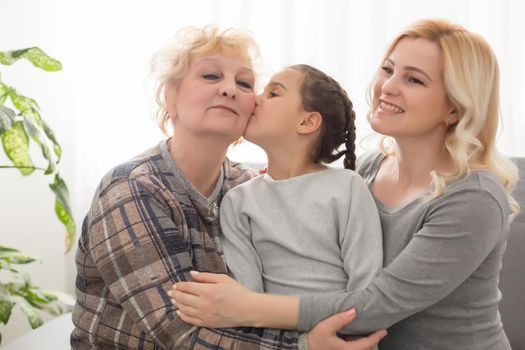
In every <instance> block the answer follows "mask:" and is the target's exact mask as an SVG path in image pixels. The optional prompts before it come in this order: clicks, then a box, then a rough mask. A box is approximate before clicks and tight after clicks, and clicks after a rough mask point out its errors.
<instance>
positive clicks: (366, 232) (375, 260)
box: [340, 175, 383, 292]
mask: <svg viewBox="0 0 525 350" xmlns="http://www.w3.org/2000/svg"><path fill="white" fill-rule="evenodd" d="M351 180H352V181H351V189H350V194H351V195H350V196H348V198H347V199H346V200H347V201H348V202H349V204H347V206H345V208H346V207H348V209H347V210H346V211H347V213H348V217H347V219H346V222H345V223H343V225H342V226H341V229H340V232H341V233H342V235H341V236H342V238H341V257H342V259H343V261H344V268H345V271H346V273H347V275H348V283H347V286H346V291H347V292H349V291H352V290H357V289H361V288H364V287H366V286H368V285H369V284H370V283H371V282H372V280H373V279H374V277H376V276H377V275H378V274H379V272H380V271H381V269H382V268H383V235H382V233H381V222H380V220H379V213H378V212H377V207H376V204H375V202H374V199H373V198H372V195H371V194H370V191H369V190H368V187H367V186H366V184H365V183H364V181H363V180H362V179H361V177H359V176H358V175H356V176H354V177H352V178H351Z"/></svg>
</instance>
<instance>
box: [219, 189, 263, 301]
mask: <svg viewBox="0 0 525 350" xmlns="http://www.w3.org/2000/svg"><path fill="white" fill-rule="evenodd" d="M245 200H246V198H244V196H243V193H242V191H239V189H237V190H235V189H234V190H232V191H229V192H228V193H227V194H226V196H225V197H224V198H223V200H222V202H221V214H220V221H221V232H222V236H221V243H222V246H223V250H224V258H225V260H226V263H227V265H228V271H229V272H230V275H231V276H232V277H233V278H234V279H235V280H237V281H238V282H239V283H241V284H242V285H243V286H245V287H246V288H248V289H250V290H253V291H255V292H261V293H262V292H263V291H264V285H263V280H262V269H263V268H262V262H261V258H260V257H259V254H258V253H257V251H256V250H255V247H254V246H253V244H252V237H251V230H250V222H249V220H250V219H249V218H248V217H247V216H246V215H245V214H244V212H243V203H244V201H245Z"/></svg>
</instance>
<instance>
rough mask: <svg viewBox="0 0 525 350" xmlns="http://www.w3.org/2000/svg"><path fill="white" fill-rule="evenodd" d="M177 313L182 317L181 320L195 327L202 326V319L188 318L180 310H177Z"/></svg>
mask: <svg viewBox="0 0 525 350" xmlns="http://www.w3.org/2000/svg"><path fill="white" fill-rule="evenodd" d="M176 313H177V315H178V316H179V317H180V319H181V320H183V321H184V322H186V323H190V324H192V325H195V326H202V321H201V320H200V319H198V318H195V317H191V316H188V315H186V314H185V313H184V312H182V311H180V310H177V311H176Z"/></svg>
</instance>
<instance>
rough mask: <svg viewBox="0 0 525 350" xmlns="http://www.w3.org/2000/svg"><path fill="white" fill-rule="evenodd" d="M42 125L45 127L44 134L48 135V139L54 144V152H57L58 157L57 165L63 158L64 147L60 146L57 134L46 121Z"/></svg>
mask: <svg viewBox="0 0 525 350" xmlns="http://www.w3.org/2000/svg"><path fill="white" fill-rule="evenodd" d="M42 124H43V125H44V133H45V134H46V136H47V138H48V139H49V140H51V142H53V151H55V154H56V155H57V157H58V159H57V163H58V162H60V158H61V157H62V147H60V144H59V143H58V141H57V139H56V136H55V133H54V132H53V130H51V128H50V127H49V125H47V123H46V121H45V120H42Z"/></svg>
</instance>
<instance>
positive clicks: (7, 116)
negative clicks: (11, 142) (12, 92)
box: [0, 106, 16, 135]
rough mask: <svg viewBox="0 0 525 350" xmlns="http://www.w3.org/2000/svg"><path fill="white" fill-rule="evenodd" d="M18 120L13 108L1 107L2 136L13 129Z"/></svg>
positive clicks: (0, 129)
mask: <svg viewBox="0 0 525 350" xmlns="http://www.w3.org/2000/svg"><path fill="white" fill-rule="evenodd" d="M15 119H16V113H15V111H13V110H12V109H11V108H7V107H4V106H0V135H1V134H3V133H4V132H6V131H7V130H9V129H11V127H12V126H13V124H14V122H15Z"/></svg>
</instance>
